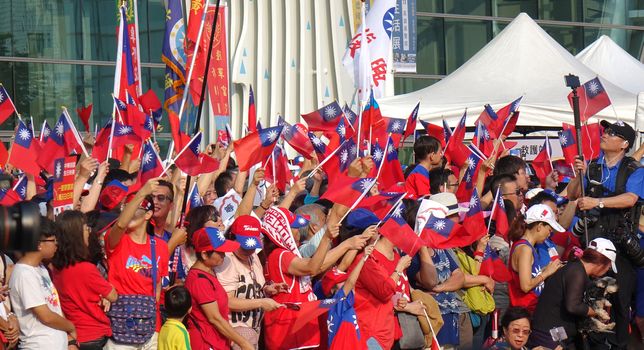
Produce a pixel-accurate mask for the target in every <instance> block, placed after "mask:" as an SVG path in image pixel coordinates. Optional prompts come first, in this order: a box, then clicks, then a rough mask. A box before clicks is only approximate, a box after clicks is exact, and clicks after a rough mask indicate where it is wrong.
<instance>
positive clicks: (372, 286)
mask: <svg viewBox="0 0 644 350" xmlns="http://www.w3.org/2000/svg"><path fill="white" fill-rule="evenodd" d="M363 256H364V254H359V255H358V256H356V258H355V259H354V260H353V264H352V266H351V267H350V268H349V271H347V273H349V274H351V271H353V269H354V268H355V266H356V265H357V263H358V262H359V261H360V260H361V259H362V258H363ZM398 260H400V256H399V255H398V254H396V253H394V259H393V260H389V259H387V257H385V256H384V255H383V254H382V253H380V252H379V251H377V250H374V251H373V253H372V254H371V256H370V257H369V259H367V261H366V262H365V264H364V266H363V267H362V271H360V276H359V277H358V281H357V282H356V287H355V295H356V299H355V306H354V307H355V310H356V315H357V316H358V326H359V327H360V338H361V339H365V340H366V339H369V338H371V337H374V338H375V339H376V340H377V341H378V343H380V346H382V348H383V349H391V347H392V346H393V344H394V340H395V339H397V338H400V336H401V332H400V326H399V325H398V321H397V320H396V318H395V316H394V304H393V301H392V297H393V296H394V294H395V293H396V291H402V290H403V289H402V288H401V286H398V285H396V282H394V280H393V279H391V274H392V273H393V272H394V271H395V270H396V265H397V264H398ZM399 283H400V284H401V285H402V284H403V282H402V281H401V282H399ZM405 288H406V289H407V291H408V290H409V286H408V285H406V287H405Z"/></svg>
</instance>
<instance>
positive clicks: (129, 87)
mask: <svg viewBox="0 0 644 350" xmlns="http://www.w3.org/2000/svg"><path fill="white" fill-rule="evenodd" d="M125 11H126V8H125V6H121V7H120V13H121V16H120V21H119V29H118V39H117V41H118V47H117V50H116V71H115V72H114V96H116V97H118V98H119V99H120V100H121V101H125V100H126V99H127V95H126V93H125V92H126V91H128V93H129V94H130V96H138V95H139V94H138V93H137V77H136V74H135V70H134V60H133V57H132V49H131V46H130V38H129V26H128V23H127V15H126V12H125Z"/></svg>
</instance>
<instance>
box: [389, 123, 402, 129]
mask: <svg viewBox="0 0 644 350" xmlns="http://www.w3.org/2000/svg"><path fill="white" fill-rule="evenodd" d="M401 127H402V126H401V125H400V122H398V121H395V122H394V123H393V124H392V125H391V130H392V131H398V130H400V128H401Z"/></svg>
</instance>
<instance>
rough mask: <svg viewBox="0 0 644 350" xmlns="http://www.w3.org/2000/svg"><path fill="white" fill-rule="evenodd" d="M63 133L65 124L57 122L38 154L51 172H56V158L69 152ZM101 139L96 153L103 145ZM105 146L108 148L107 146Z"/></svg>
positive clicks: (43, 164)
mask: <svg viewBox="0 0 644 350" xmlns="http://www.w3.org/2000/svg"><path fill="white" fill-rule="evenodd" d="M59 122H60V118H59ZM58 125H61V127H58ZM63 135H64V125H62V123H61V124H59V123H56V127H54V130H53V132H51V134H50V135H49V137H48V138H47V141H46V142H44V143H43V147H42V152H41V153H40V155H39V156H38V164H39V165H40V167H41V168H43V169H44V170H46V171H47V172H48V173H50V174H53V173H54V160H56V159H58V158H63V157H65V156H66V155H68V154H69V153H68V152H66V151H65V140H64V139H63ZM99 141H100V140H99V139H98V138H97V140H96V144H95V146H94V150H93V151H92V153H94V154H96V152H97V148H100V146H101V144H100V143H99ZM105 148H106V149H107V146H106V147H105ZM99 151H100V149H99ZM99 159H101V158H99Z"/></svg>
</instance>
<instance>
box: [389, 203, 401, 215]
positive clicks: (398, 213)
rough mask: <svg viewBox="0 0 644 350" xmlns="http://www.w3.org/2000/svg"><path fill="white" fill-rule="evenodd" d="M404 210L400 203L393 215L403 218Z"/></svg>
mask: <svg viewBox="0 0 644 350" xmlns="http://www.w3.org/2000/svg"><path fill="white" fill-rule="evenodd" d="M402 211H403V207H402V205H399V206H398V207H397V208H396V210H394V212H393V214H391V216H392V217H395V218H402V214H403V212H402Z"/></svg>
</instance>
